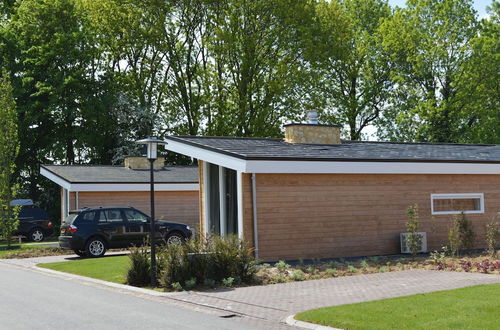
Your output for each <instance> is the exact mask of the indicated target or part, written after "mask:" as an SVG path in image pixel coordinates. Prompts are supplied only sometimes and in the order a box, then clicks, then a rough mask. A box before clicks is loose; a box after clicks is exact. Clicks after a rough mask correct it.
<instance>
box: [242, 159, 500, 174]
mask: <svg viewBox="0 0 500 330" xmlns="http://www.w3.org/2000/svg"><path fill="white" fill-rule="evenodd" d="M245 172H247V173H315V174H321V173H323V174H500V164H471V163H416V162H335V161H328V162H324V161H272V160H271V161H266V160H249V161H247V164H246V171H245Z"/></svg>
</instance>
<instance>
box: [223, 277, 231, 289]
mask: <svg viewBox="0 0 500 330" xmlns="http://www.w3.org/2000/svg"><path fill="white" fill-rule="evenodd" d="M233 283H234V277H227V278H223V279H222V285H224V286H225V287H227V288H230V287H232V286H233Z"/></svg>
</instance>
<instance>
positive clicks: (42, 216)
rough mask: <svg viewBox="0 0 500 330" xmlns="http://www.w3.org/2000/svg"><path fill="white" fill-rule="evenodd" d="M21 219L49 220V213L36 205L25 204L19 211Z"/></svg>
mask: <svg viewBox="0 0 500 330" xmlns="http://www.w3.org/2000/svg"><path fill="white" fill-rule="evenodd" d="M19 218H20V219H33V220H48V219H49V216H48V215H47V213H46V212H45V211H44V210H42V209H41V208H38V207H36V206H23V207H22V208H21V212H19Z"/></svg>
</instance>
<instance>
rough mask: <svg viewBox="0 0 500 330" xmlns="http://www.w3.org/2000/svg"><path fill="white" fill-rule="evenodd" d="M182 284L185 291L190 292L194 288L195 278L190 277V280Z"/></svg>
mask: <svg viewBox="0 0 500 330" xmlns="http://www.w3.org/2000/svg"><path fill="white" fill-rule="evenodd" d="M184 284H185V285H184V287H185V288H186V290H191V289H192V288H194V287H195V286H196V278H195V277H192V278H191V279H189V280H187V281H186V282H184Z"/></svg>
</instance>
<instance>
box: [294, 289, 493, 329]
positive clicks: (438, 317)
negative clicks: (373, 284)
mask: <svg viewBox="0 0 500 330" xmlns="http://www.w3.org/2000/svg"><path fill="white" fill-rule="evenodd" d="M499 316H500V284H491V285H478V286H473V287H468V288H463V289H456V290H447V291H439V292H433V293H427V294H418V295H413V296H406V297H399V298H392V299H383V300H376V301H370V302H365V303H359V304H351V305H343V306H334V307H326V308H320V309H314V310H310V311H306V312H303V313H299V314H297V315H296V316H295V318H296V319H297V320H301V321H307V322H312V323H317V324H321V325H328V326H332V327H335V328H342V329H498V327H499Z"/></svg>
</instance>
